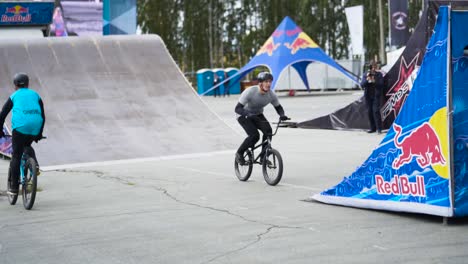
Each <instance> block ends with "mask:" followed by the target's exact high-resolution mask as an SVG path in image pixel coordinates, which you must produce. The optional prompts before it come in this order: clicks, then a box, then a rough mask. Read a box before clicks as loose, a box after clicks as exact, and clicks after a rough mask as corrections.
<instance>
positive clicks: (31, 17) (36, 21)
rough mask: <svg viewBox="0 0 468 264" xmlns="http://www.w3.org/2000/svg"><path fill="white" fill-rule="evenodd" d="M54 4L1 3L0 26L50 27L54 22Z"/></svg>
mask: <svg viewBox="0 0 468 264" xmlns="http://www.w3.org/2000/svg"><path fill="white" fill-rule="evenodd" d="M53 11H54V2H53V1H51V2H19V1H16V2H1V3H0V26H2V25H48V24H50V23H51V22H52V13H53Z"/></svg>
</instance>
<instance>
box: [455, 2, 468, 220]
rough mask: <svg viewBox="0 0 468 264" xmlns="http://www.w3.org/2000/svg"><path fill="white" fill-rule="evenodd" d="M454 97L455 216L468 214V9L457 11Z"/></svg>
mask: <svg viewBox="0 0 468 264" xmlns="http://www.w3.org/2000/svg"><path fill="white" fill-rule="evenodd" d="M451 21H452V23H451V32H452V98H453V100H452V101H453V145H454V148H453V167H454V169H453V173H454V175H453V179H454V180H455V184H454V190H453V193H454V205H455V206H454V210H455V216H465V215H468V124H467V123H468V89H467V87H468V34H466V25H468V12H466V11H461V12H457V11H453V12H452V15H451Z"/></svg>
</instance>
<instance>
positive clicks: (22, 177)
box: [20, 152, 29, 185]
mask: <svg viewBox="0 0 468 264" xmlns="http://www.w3.org/2000/svg"><path fill="white" fill-rule="evenodd" d="M28 159H29V155H28V154H26V153H25V152H23V155H22V156H21V162H20V184H21V185H24V183H25V182H26V176H25V175H24V168H25V167H26V161H27V160H28Z"/></svg>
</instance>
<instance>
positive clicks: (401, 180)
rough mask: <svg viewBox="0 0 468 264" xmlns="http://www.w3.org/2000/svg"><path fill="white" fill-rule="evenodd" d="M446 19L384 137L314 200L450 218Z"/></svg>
mask: <svg viewBox="0 0 468 264" xmlns="http://www.w3.org/2000/svg"><path fill="white" fill-rule="evenodd" d="M448 15H449V10H448V8H447V7H441V8H440V10H439V16H438V20H437V24H436V27H435V32H434V34H433V36H432V37H431V39H430V41H429V44H428V46H427V48H426V54H425V56H424V59H423V62H422V65H421V68H420V71H419V73H418V76H417V78H416V80H415V82H414V84H413V89H412V90H411V93H410V94H409V96H408V98H407V102H406V103H405V104H404V106H403V108H402V110H401V112H400V114H399V115H398V117H397V118H396V120H395V122H394V124H393V125H392V127H391V128H390V130H389V132H388V134H387V135H386V136H385V138H384V139H383V140H382V142H381V143H380V144H379V146H378V147H377V148H376V149H375V150H374V151H373V153H372V154H371V155H370V157H369V158H368V159H367V160H366V161H365V162H364V163H363V164H362V165H361V166H360V167H358V168H357V170H356V171H355V172H353V173H352V174H351V175H350V176H348V177H345V178H344V180H343V181H342V182H341V183H339V184H338V185H336V186H334V187H332V188H330V189H328V190H325V191H323V192H322V193H320V194H317V195H314V196H313V198H314V199H315V200H318V201H321V202H325V203H331V204H340V205H348V206H355V207H363V208H372V209H382V210H392V211H406V212H415V213H426V214H433V215H440V216H453V206H452V205H453V203H452V200H451V183H450V181H451V169H450V168H451V160H450V155H449V153H450V149H449V148H450V138H449V135H450V133H449V125H448V124H449V118H448V114H447V113H449V112H450V111H447V109H449V108H450V107H449V105H448V102H449V100H447V98H448V92H449V90H448V77H449V75H448V72H447V71H448V70H449V67H448V65H449V57H448V54H450V53H449V52H448V49H449V37H448V36H449V32H448V28H449V26H448Z"/></svg>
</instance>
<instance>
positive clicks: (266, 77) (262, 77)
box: [257, 72, 273, 82]
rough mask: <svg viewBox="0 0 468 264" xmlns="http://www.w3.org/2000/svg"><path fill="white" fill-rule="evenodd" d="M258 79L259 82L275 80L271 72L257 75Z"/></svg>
mask: <svg viewBox="0 0 468 264" xmlns="http://www.w3.org/2000/svg"><path fill="white" fill-rule="evenodd" d="M257 80H258V81H259V82H264V81H266V80H270V81H273V75H271V73H269V72H261V73H259V74H258V75H257Z"/></svg>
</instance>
